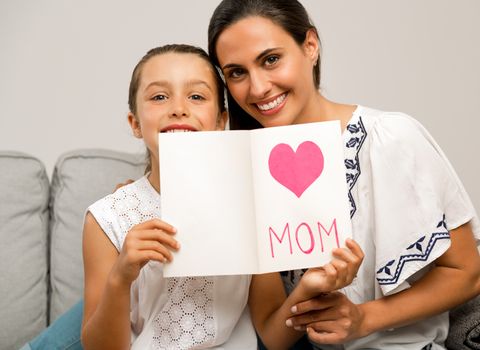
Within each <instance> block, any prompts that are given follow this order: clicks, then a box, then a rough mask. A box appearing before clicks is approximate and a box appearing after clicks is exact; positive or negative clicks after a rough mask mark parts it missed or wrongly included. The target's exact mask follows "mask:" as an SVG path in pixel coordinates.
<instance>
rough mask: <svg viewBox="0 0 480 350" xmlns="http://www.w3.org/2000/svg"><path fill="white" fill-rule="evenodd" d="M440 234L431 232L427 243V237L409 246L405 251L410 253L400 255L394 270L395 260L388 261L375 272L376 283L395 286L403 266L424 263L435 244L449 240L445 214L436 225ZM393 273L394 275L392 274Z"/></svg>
mask: <svg viewBox="0 0 480 350" xmlns="http://www.w3.org/2000/svg"><path fill="white" fill-rule="evenodd" d="M436 228H437V229H440V232H433V233H431V234H430V238H429V239H428V241H425V239H426V238H427V236H428V235H425V236H422V237H420V238H419V239H418V240H416V241H415V242H413V243H412V244H410V245H409V246H408V247H407V248H406V249H405V250H406V251H411V253H410V252H408V253H407V254H405V255H401V256H400V258H399V259H398V263H397V265H396V268H395V269H394V268H393V267H394V264H395V262H396V260H390V261H389V262H388V263H386V264H385V265H384V266H383V267H381V268H380V269H379V270H378V271H377V281H378V283H379V284H380V285H387V284H395V283H397V282H398V279H399V278H400V275H401V274H402V270H403V268H404V267H405V264H406V263H408V262H410V261H426V260H427V259H428V257H429V256H430V253H431V252H432V251H433V248H434V247H435V244H436V243H437V242H438V241H439V240H441V239H450V233H449V232H448V230H447V223H446V221H445V214H443V217H442V220H441V221H440V222H439V223H438V224H437V225H436ZM392 271H394V273H392ZM380 275H383V276H385V275H388V277H383V278H382V277H380Z"/></svg>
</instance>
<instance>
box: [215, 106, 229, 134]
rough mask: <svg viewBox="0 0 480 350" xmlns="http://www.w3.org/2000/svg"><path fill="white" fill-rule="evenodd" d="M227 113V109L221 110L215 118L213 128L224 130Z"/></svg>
mask: <svg viewBox="0 0 480 350" xmlns="http://www.w3.org/2000/svg"><path fill="white" fill-rule="evenodd" d="M227 119H228V113H227V111H223V112H222V113H221V114H220V115H219V116H218V118H217V127H216V128H215V130H219V131H222V130H225V125H226V124H227Z"/></svg>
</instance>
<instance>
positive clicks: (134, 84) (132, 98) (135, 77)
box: [128, 44, 225, 173]
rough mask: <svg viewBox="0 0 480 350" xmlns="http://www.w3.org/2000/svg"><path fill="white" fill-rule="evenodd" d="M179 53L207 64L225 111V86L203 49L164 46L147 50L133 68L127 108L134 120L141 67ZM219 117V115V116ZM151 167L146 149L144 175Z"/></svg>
mask: <svg viewBox="0 0 480 350" xmlns="http://www.w3.org/2000/svg"><path fill="white" fill-rule="evenodd" d="M171 52H173V53H181V54H193V55H197V56H198V57H200V58H202V59H204V60H205V62H207V63H208V64H209V66H210V68H211V69H212V73H213V75H214V76H215V83H216V85H217V95H218V109H219V111H220V113H221V112H224V111H225V94H224V91H225V86H224V84H223V80H222V77H221V75H220V72H219V71H218V70H217V68H216V67H215V65H214V64H213V63H212V61H211V60H210V57H208V54H207V53H206V52H205V50H204V49H202V48H200V47H196V46H192V45H186V44H169V45H164V46H159V47H156V48H153V49H151V50H149V51H148V52H147V53H146V54H145V56H143V57H142V59H141V60H140V61H139V62H138V63H137V65H136V66H135V68H134V69H133V73H132V78H131V79H130V86H129V88H128V107H129V109H130V112H132V113H133V115H134V116H135V118H136V114H137V92H138V87H139V85H140V80H141V77H142V71H143V66H145V64H146V63H147V62H148V60H150V58H152V57H154V56H158V55H163V54H166V53H171ZM219 117H220V114H219ZM151 167H152V165H151V164H150V152H149V151H148V149H147V167H146V169H145V173H148V172H149V171H150V170H151Z"/></svg>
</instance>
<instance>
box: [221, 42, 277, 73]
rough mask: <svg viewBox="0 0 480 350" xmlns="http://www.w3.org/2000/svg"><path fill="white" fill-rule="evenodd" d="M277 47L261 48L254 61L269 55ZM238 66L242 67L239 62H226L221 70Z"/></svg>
mask: <svg viewBox="0 0 480 350" xmlns="http://www.w3.org/2000/svg"><path fill="white" fill-rule="evenodd" d="M278 49H279V47H272V48H269V49H265V50H263V51H262V52H260V53H259V54H258V55H257V57H255V60H254V61H255V62H257V63H258V62H259V61H261V60H262V59H263V58H264V57H265V56H267V55H269V54H270V53H271V52H272V51H276V50H278ZM240 67H242V66H241V65H240V64H237V63H228V64H226V65H224V66H223V67H222V70H224V69H230V68H240Z"/></svg>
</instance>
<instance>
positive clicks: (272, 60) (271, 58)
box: [265, 55, 280, 66]
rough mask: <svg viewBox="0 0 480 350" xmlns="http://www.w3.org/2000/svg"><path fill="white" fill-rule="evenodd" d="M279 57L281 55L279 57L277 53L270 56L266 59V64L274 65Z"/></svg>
mask: <svg viewBox="0 0 480 350" xmlns="http://www.w3.org/2000/svg"><path fill="white" fill-rule="evenodd" d="M279 59H280V57H278V56H277V55H272V56H268V57H267V58H266V59H265V65H267V66H272V65H274V64H275V63H277V62H278V60H279Z"/></svg>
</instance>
